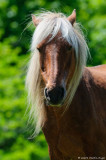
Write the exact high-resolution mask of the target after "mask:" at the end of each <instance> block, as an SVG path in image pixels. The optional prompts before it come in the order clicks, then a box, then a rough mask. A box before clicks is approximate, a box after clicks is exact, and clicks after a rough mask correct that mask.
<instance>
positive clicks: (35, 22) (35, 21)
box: [31, 14, 40, 26]
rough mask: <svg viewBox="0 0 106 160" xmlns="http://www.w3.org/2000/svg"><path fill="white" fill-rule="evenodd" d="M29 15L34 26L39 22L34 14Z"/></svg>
mask: <svg viewBox="0 0 106 160" xmlns="http://www.w3.org/2000/svg"><path fill="white" fill-rule="evenodd" d="M31 16H32V22H33V24H34V26H37V25H38V24H39V23H40V20H39V19H37V18H36V16H35V15H34V14H31Z"/></svg>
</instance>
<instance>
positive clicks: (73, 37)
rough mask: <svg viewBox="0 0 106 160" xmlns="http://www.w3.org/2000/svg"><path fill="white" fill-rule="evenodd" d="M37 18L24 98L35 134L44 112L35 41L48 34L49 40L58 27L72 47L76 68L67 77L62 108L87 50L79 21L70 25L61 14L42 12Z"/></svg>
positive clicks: (76, 85)
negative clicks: (25, 97) (29, 107)
mask: <svg viewBox="0 0 106 160" xmlns="http://www.w3.org/2000/svg"><path fill="white" fill-rule="evenodd" d="M38 18H39V19H40V20H41V22H40V23H39V25H38V26H37V28H36V30H35V31H34V34H33V38H32V44H31V50H32V54H31V60H30V63H29V68H28V72H27V77H26V86H27V89H28V99H29V103H30V106H31V109H30V118H31V119H33V123H34V125H36V128H35V133H36V134H38V133H39V131H40V129H41V128H42V127H43V125H44V122H45V116H46V111H45V105H44V92H43V90H44V88H43V86H42V84H41V75H40V63H39V52H38V50H37V48H36V47H37V45H38V44H39V43H40V42H41V41H42V40H44V39H45V38H47V37H48V36H49V35H50V34H51V35H52V37H51V38H50V39H49V41H51V40H52V39H53V38H54V37H55V36H56V35H57V33H58V32H59V31H61V33H62V37H63V38H64V39H66V40H67V41H68V43H70V44H71V45H72V46H73V48H74V49H75V58H76V68H75V72H74V75H73V77H72V78H71V79H70V85H69V88H68V90H67V95H66V98H65V101H64V106H66V108H68V107H69V105H70V104H71V101H72V99H73V96H74V94H75V91H76V89H77V87H78V84H79V81H80V78H81V76H82V72H83V69H84V66H85V65H86V59H87V53H88V52H89V49H88V46H87V44H86V41H85V39H84V36H83V33H82V31H81V29H80V27H79V25H78V24H77V23H75V24H74V25H73V26H72V25H71V23H70V22H69V21H68V20H67V17H66V16H65V15H64V14H62V13H52V12H46V13H42V14H40V15H39V16H38ZM60 40H61V39H60Z"/></svg>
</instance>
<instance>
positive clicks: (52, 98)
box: [44, 87, 65, 104]
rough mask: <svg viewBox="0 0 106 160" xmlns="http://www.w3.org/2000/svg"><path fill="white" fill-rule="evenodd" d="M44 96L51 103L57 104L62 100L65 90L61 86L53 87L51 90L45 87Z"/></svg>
mask: <svg viewBox="0 0 106 160" xmlns="http://www.w3.org/2000/svg"><path fill="white" fill-rule="evenodd" d="M44 93H45V98H46V99H47V100H48V101H49V102H50V103H52V104H58V103H60V102H61V101H62V100H63V97H64V95H65V90H64V88H63V87H55V88H53V89H52V90H49V89H47V88H45V90H44Z"/></svg>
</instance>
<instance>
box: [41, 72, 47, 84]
mask: <svg viewBox="0 0 106 160" xmlns="http://www.w3.org/2000/svg"><path fill="white" fill-rule="evenodd" d="M41 78H42V80H43V81H44V83H45V85H46V84H47V74H46V73H45V72H42V71H41Z"/></svg>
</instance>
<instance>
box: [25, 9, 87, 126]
mask: <svg viewBox="0 0 106 160" xmlns="http://www.w3.org/2000/svg"><path fill="white" fill-rule="evenodd" d="M32 20H33V23H34V25H35V26H36V30H35V32H34V35H33V38H32V45H31V50H32V58H31V61H30V65H29V70H28V74H27V81H26V82H27V87H28V92H29V97H30V100H31V102H32V106H33V107H32V109H31V114H35V115H34V116H36V115H38V119H39V118H41V116H40V114H41V110H42V111H43V113H44V99H46V105H49V106H58V105H59V106H62V105H64V106H66V107H68V106H69V105H70V103H71V101H72V98H73V96H74V94H75V91H76V89H77V86H78V84H79V81H80V78H81V75H82V72H83V68H84V66H85V64H86V57H87V50H88V47H87V44H86V42H85V40H84V37H83V34H82V32H81V30H80V28H79V27H78V24H76V23H75V21H76V11H75V10H74V11H73V12H72V14H71V15H70V16H69V17H68V18H67V17H65V16H64V15H63V14H61V13H52V12H47V13H42V14H41V15H40V16H38V17H35V16H34V15H32ZM35 108H37V111H38V112H36V113H35ZM37 113H38V114H37ZM42 117H43V116H42ZM42 122H43V120H42ZM40 123H41V122H40ZM40 125H41V124H40Z"/></svg>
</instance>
